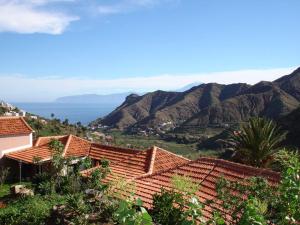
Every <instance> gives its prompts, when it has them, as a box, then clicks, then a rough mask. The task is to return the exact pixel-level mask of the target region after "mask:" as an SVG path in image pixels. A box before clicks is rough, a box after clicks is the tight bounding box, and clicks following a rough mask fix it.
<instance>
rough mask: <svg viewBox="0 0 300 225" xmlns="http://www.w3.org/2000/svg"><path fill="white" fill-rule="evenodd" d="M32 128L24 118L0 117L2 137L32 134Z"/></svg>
mask: <svg viewBox="0 0 300 225" xmlns="http://www.w3.org/2000/svg"><path fill="white" fill-rule="evenodd" d="M32 132H33V130H32V128H31V127H30V126H29V125H28V124H27V123H26V121H25V120H24V119H23V118H22V117H0V136H10V135H22V134H30V133H32Z"/></svg>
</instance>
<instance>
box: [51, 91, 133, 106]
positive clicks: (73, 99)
mask: <svg viewBox="0 0 300 225" xmlns="http://www.w3.org/2000/svg"><path fill="white" fill-rule="evenodd" d="M129 94H131V93H130V92H126V93H118V94H110V95H96V94H87V95H73V96H65V97H61V98H58V99H56V100H55V102H58V103H92V104H114V105H119V104H121V103H122V102H123V101H124V100H125V98H126V96H128V95H129Z"/></svg>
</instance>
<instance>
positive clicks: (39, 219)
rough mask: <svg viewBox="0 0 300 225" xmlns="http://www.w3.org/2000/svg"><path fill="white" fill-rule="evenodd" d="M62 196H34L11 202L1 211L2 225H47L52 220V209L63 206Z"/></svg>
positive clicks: (0, 221)
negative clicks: (55, 206) (58, 205)
mask: <svg viewBox="0 0 300 225" xmlns="http://www.w3.org/2000/svg"><path fill="white" fill-rule="evenodd" d="M63 202H64V198H63V197H60V196H47V198H46V197H41V196H38V195H37V196H34V197H26V198H20V199H18V200H16V201H13V202H10V203H9V204H8V205H7V207H6V208H4V209H1V210H0V224H1V225H20V224H22V225H40V224H46V221H47V220H48V219H49V218H50V214H51V209H52V207H53V206H54V205H56V204H62V203H63Z"/></svg>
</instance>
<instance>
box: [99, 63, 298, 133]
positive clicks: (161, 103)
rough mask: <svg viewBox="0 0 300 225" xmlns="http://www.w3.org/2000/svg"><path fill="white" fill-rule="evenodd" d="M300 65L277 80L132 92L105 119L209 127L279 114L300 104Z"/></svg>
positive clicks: (118, 123) (114, 123)
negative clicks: (176, 89) (254, 83)
mask: <svg viewBox="0 0 300 225" xmlns="http://www.w3.org/2000/svg"><path fill="white" fill-rule="evenodd" d="M299 101H300V69H297V70H296V71H294V72H293V73H292V74H290V75H287V76H284V77H282V78H280V79H278V80H276V81H274V82H259V83H257V84H256V85H253V86H250V85H247V84H243V83H237V84H230V85H222V84H216V83H209V84H201V85H199V86H196V87H193V88H191V89H189V90H187V91H184V92H165V91H155V92H151V93H147V94H145V95H142V96H138V95H129V96H128V97H127V98H126V100H125V101H124V102H123V104H122V105H120V106H119V107H118V108H117V109H116V110H114V111H113V112H112V113H110V114H109V115H108V116H106V117H105V118H103V119H102V120H101V124H102V125H106V126H110V127H115V128H118V129H133V128H134V129H136V128H140V129H147V128H154V129H157V128H162V127H163V126H164V125H165V124H168V125H169V127H171V128H174V127H191V126H192V127H193V126H199V127H203V126H204V127H206V126H210V125H220V124H224V123H237V122H242V121H246V120H248V119H249V118H250V117H253V116H266V117H269V118H279V117H280V116H282V115H285V114H287V113H289V112H291V111H292V110H294V109H296V108H297V107H298V106H299V103H300V102H299Z"/></svg>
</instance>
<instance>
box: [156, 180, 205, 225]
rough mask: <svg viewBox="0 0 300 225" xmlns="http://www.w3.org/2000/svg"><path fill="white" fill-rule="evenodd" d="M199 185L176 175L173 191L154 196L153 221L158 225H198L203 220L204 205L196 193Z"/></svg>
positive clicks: (165, 191)
mask: <svg viewBox="0 0 300 225" xmlns="http://www.w3.org/2000/svg"><path fill="white" fill-rule="evenodd" d="M198 190H199V185H198V184H197V183H195V182H193V181H192V180H191V179H190V178H189V177H185V176H179V175H175V176H174V177H173V178H172V189H171V190H167V189H165V188H162V189H161V192H160V193H157V194H154V196H153V210H152V211H151V214H152V215H153V220H154V221H155V222H156V223H158V224H174V225H177V224H178V225H196V224H197V222H198V221H201V220H202V209H203V207H204V206H203V204H202V203H200V200H199V198H198V197H197V195H196V192H197V191H198Z"/></svg>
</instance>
